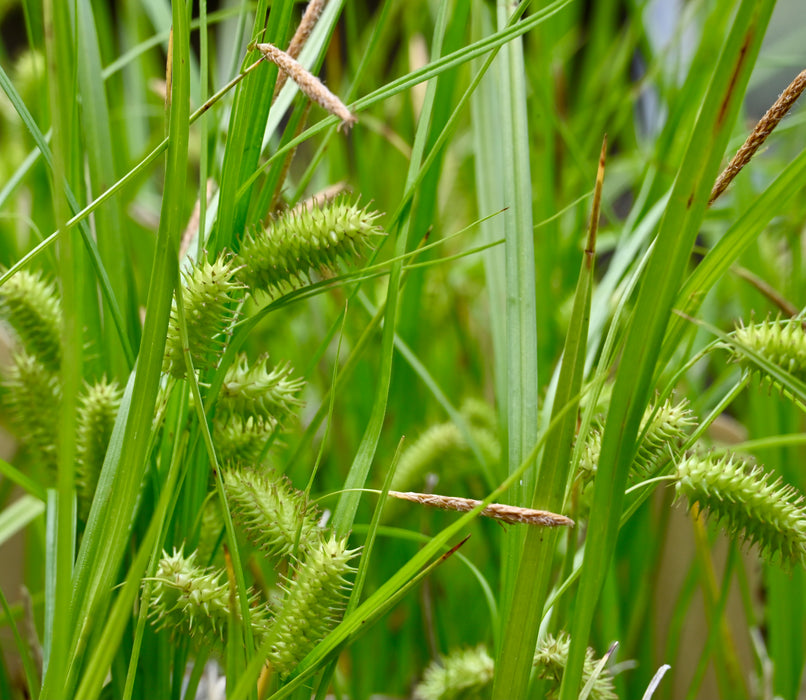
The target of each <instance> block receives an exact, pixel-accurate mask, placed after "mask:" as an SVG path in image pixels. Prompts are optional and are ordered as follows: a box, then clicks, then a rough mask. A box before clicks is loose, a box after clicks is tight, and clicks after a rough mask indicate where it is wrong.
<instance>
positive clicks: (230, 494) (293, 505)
mask: <svg viewBox="0 0 806 700" xmlns="http://www.w3.org/2000/svg"><path fill="white" fill-rule="evenodd" d="M222 476H223V479H224V490H225V491H226V494H227V502H228V503H229V505H230V508H231V509H232V516H233V519H234V520H235V522H236V523H238V525H239V526H240V527H241V528H242V529H243V530H244V532H245V533H246V536H247V537H248V538H249V540H250V542H252V544H254V545H255V546H256V547H259V548H260V549H262V550H263V551H264V552H266V554H267V555H269V556H283V555H287V554H290V553H292V552H293V551H294V549H295V548H296V547H297V545H298V546H299V549H300V550H307V549H309V548H310V547H312V546H315V545H316V544H317V543H318V542H319V540H320V538H321V531H320V529H319V527H318V526H317V518H316V511H315V509H314V508H313V507H312V506H311V505H309V504H308V503H307V502H306V500H305V496H304V494H303V493H302V492H301V491H297V490H296V489H295V488H294V487H293V486H292V485H291V482H289V481H288V479H287V478H286V477H285V476H283V475H282V474H277V473H276V472H271V471H270V472H266V473H262V474H260V473H258V472H254V471H251V470H247V469H227V470H225V471H223V472H222Z"/></svg>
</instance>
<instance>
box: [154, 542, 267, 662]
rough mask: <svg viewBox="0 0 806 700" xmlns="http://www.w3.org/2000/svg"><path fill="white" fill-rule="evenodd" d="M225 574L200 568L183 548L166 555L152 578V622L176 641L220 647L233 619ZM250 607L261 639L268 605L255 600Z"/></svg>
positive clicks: (201, 646) (204, 646)
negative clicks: (229, 621)
mask: <svg viewBox="0 0 806 700" xmlns="http://www.w3.org/2000/svg"><path fill="white" fill-rule="evenodd" d="M223 573H224V572H223V571H216V570H214V569H212V568H203V567H200V566H198V564H197V563H196V553H195V552H193V553H191V554H190V555H189V556H187V557H186V556H184V554H183V552H182V550H181V549H180V550H179V551H177V550H174V553H173V555H171V556H168V554H167V553H165V552H163V557H162V559H161V560H160V562H159V564H158V566H157V571H156V574H155V575H154V578H153V579H151V580H152V581H153V583H154V589H153V594H152V598H151V609H150V611H149V616H150V617H151V620H152V623H153V624H154V625H155V626H156V627H157V629H169V630H170V631H171V634H172V635H173V636H174V637H176V638H179V637H180V636H188V637H190V638H192V639H193V641H194V642H195V643H196V645H197V646H199V647H200V648H207V649H217V648H220V646H221V645H222V644H223V643H224V642H225V639H226V632H227V622H228V620H229V616H230V591H229V586H228V585H227V584H226V583H222V581H221V579H222V576H223ZM250 604H251V605H250V611H249V612H250V623H251V625H252V629H253V631H254V633H255V636H256V637H258V638H262V637H263V635H264V634H265V631H266V624H267V623H266V613H267V610H266V606H265V605H256V604H255V601H250ZM238 612H239V611H237V610H236V614H238ZM239 617H240V615H239Z"/></svg>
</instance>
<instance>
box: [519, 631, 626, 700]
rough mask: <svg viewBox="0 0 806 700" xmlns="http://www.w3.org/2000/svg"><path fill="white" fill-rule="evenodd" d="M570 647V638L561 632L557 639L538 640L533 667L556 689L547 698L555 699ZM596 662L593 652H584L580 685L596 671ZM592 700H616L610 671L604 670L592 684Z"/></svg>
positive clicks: (584, 683)
mask: <svg viewBox="0 0 806 700" xmlns="http://www.w3.org/2000/svg"><path fill="white" fill-rule="evenodd" d="M570 646H571V638H570V637H569V636H568V634H567V633H565V632H561V633H560V635H559V636H558V637H554V636H552V635H550V634H549V635H546V637H545V638H543V639H542V640H540V642H538V644H537V649H536V650H535V658H534V665H535V668H536V672H537V675H538V676H539V677H540V678H547V679H550V680H553V681H555V682H556V684H557V687H556V688H555V689H554V691H553V693H552V694H551V695H550V696H549V697H556V693H557V691H558V690H559V684H560V683H561V682H562V677H563V673H565V667H566V666H567V664H568V650H569V648H570ZM597 664H598V660H597V659H595V658H594V655H593V650H592V649H590V648H589V649H588V650H587V651H586V652H585V663H584V665H583V667H582V685H586V684H587V683H588V681H589V680H590V679H591V677H592V676H593V674H594V673H595V671H596V666H597ZM589 697H590V698H592V699H593V700H617V695H616V692H615V688H614V686H613V677H612V675H611V674H610V671H609V670H608V669H607V668H605V669H603V670H602V672H601V673H600V674H599V675H598V676H597V678H596V680H595V681H594V682H593V688H592V690H591V693H590V696H589Z"/></svg>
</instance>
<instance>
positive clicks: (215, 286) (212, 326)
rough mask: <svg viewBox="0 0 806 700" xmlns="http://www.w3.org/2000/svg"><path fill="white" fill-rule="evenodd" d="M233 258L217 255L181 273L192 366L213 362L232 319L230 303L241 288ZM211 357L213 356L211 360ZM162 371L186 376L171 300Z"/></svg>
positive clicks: (176, 318) (177, 324)
mask: <svg viewBox="0 0 806 700" xmlns="http://www.w3.org/2000/svg"><path fill="white" fill-rule="evenodd" d="M236 272H237V268H236V266H235V264H234V262H233V259H232V258H231V257H229V256H227V255H226V254H224V253H222V254H220V255H219V256H218V257H217V258H216V259H215V260H214V261H213V262H208V261H207V259H206V258H205V259H203V260H201V261H197V262H196V263H195V264H194V265H193V267H191V268H190V269H189V270H185V271H183V272H182V305H183V307H184V310H185V322H186V323H187V334H188V347H189V348H190V354H191V358H192V359H193V366H194V367H195V368H197V369H198V368H199V367H205V366H208V364H209V365H212V364H215V362H216V361H217V359H218V357H219V355H220V354H221V350H222V348H223V346H224V343H225V340H226V333H227V330H228V328H229V327H230V324H231V323H232V318H233V310H232V308H233V306H234V305H235V303H236V297H237V294H238V292H239V291H240V290H241V289H242V288H243V285H241V283H240V282H238V281H237V280H236V279H235V274H236ZM211 358H212V359H211ZM163 370H164V371H165V372H169V373H170V374H172V375H173V376H174V377H177V378H178V379H181V378H182V377H184V376H185V373H186V366H185V358H184V356H183V353H182V337H181V334H180V331H179V317H178V314H177V311H176V302H175V301H174V305H173V308H172V309H171V319H170V323H169V324H168V338H167V340H166V343H165V360H164V363H163Z"/></svg>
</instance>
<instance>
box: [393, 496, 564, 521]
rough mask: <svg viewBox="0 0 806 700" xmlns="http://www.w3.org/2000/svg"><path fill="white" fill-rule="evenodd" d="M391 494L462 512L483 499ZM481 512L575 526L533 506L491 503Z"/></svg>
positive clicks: (505, 519)
mask: <svg viewBox="0 0 806 700" xmlns="http://www.w3.org/2000/svg"><path fill="white" fill-rule="evenodd" d="M389 495H390V496H393V497H394V498H400V499H402V500H404V501H412V502H413V503H420V504H422V505H424V506H432V507H434V508H441V509H442V510H456V511H459V512H461V513H466V512H467V511H470V510H473V509H474V508H475V507H476V506H478V505H479V504H480V503H481V501H477V500H475V499H474V498H459V497H458V496H440V495H438V494H434V493H415V492H413V491H406V492H405V493H401V492H400V491H389ZM481 514H482V515H484V516H486V517H488V518H495V519H496V520H501V521H503V522H505V523H525V524H526V525H540V526H542V527H560V526H563V525H567V526H569V527H573V525H574V521H573V520H571V518H567V517H565V516H564V515H557V514H556V513H550V512H549V511H547V510H534V509H533V508H520V507H518V506H508V505H504V504H502V503H491V504H490V505H488V506H487V507H486V508H485V509H484V510H483V511H481Z"/></svg>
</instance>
